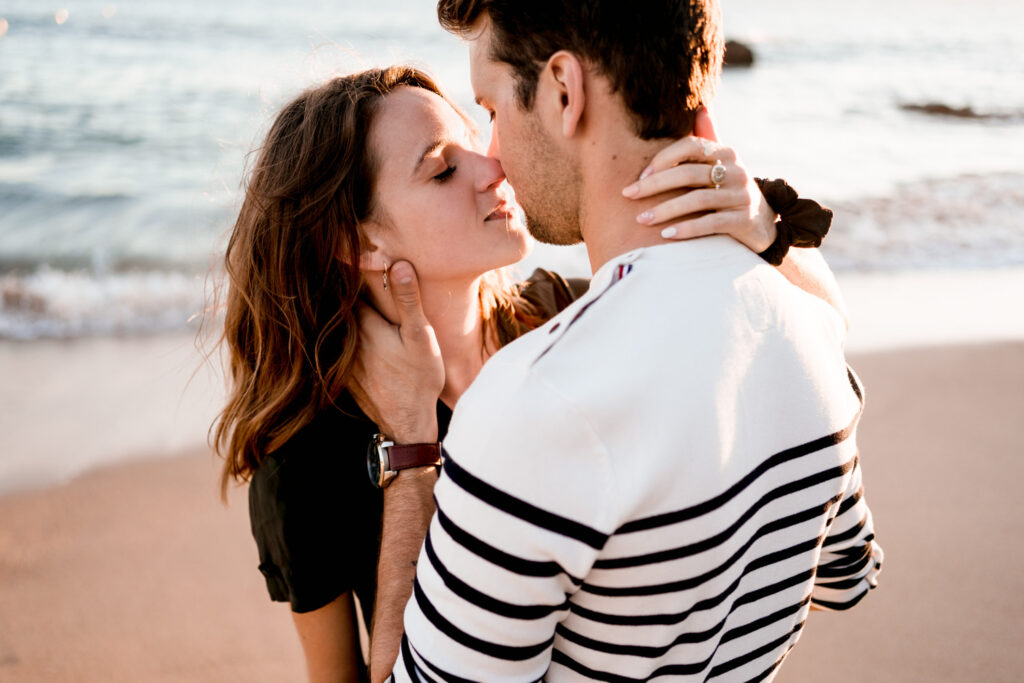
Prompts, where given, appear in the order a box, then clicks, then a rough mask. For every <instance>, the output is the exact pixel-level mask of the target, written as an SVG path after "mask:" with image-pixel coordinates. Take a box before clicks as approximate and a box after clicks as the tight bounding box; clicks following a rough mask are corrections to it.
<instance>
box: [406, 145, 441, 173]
mask: <svg viewBox="0 0 1024 683" xmlns="http://www.w3.org/2000/svg"><path fill="white" fill-rule="evenodd" d="M446 143H447V141H446V140H444V139H443V138H435V139H434V140H432V141H431V142H430V144H429V145H427V147H426V149H424V150H423V154H421V155H420V156H419V159H417V161H416V167H415V168H413V170H412V172H413V175H415V174H417V173H419V171H420V166H422V165H423V160H424V159H426V158H427V157H428V156H430V154H432V153H433V152H436V151H437V150H438V149H440V148H441V147H444V146H445V144H446Z"/></svg>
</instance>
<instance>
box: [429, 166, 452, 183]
mask: <svg viewBox="0 0 1024 683" xmlns="http://www.w3.org/2000/svg"><path fill="white" fill-rule="evenodd" d="M454 173H455V166H448V167H447V168H445V169H444V170H443V171H441V172H440V173H438V174H437V175H436V176H434V180H436V181H437V182H439V183H443V182H444V181H446V180H448V179H449V178H451V177H452V175H453V174H454Z"/></svg>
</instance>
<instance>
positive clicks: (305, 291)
mask: <svg viewBox="0 0 1024 683" xmlns="http://www.w3.org/2000/svg"><path fill="white" fill-rule="evenodd" d="M719 152H720V153H721V156H722V157H723V158H728V159H734V155H732V154H731V151H730V150H728V149H726V148H721V149H720V150H719ZM669 165H674V161H673V163H672V164H669ZM727 166H728V172H727V175H726V177H727V179H729V180H727V181H726V182H725V183H723V185H722V192H721V193H714V195H712V196H714V197H715V199H716V202H717V204H718V205H717V206H707V207H703V208H705V209H706V210H715V209H719V210H722V209H733V211H732V212H731V213H730V214H729V215H732V216H734V218H733V219H732V220H725V221H723V222H722V223H721V224H720V225H719V226H718V231H719V232H728V233H730V234H733V235H734V236H735V237H737V239H740V240H741V241H742V240H743V239H748V240H754V242H756V241H757V240H760V241H761V242H762V243H761V244H755V243H751V244H750V245H749V246H752V247H753V248H755V249H756V250H758V251H760V250H761V249H763V248H764V247H765V246H767V244H765V243H763V242H764V237H763V235H761V234H760V232H761V230H762V226H760V225H758V224H757V222H756V221H754V220H752V219H751V218H750V215H751V214H752V213H754V212H751V210H750V208H749V203H750V201H751V198H752V197H753V200H754V201H759V200H760V196H759V195H757V194H756V193H751V192H750V191H749V188H748V187H747V184H748V183H747V180H746V175H745V173H744V172H743V169H742V168H740V167H739V166H737V165H736V164H735V163H734V162H730V163H728V164H727ZM730 183H731V184H730ZM518 211H519V210H518V209H517V208H516V206H515V204H514V202H513V200H512V196H511V192H510V189H509V188H508V186H507V184H505V183H504V175H503V173H502V170H501V166H500V164H499V163H498V162H497V161H496V160H495V159H493V158H490V157H488V156H486V155H485V154H483V153H482V150H481V148H480V145H479V142H478V140H477V137H476V135H475V132H474V129H473V126H472V124H471V123H470V122H469V120H468V119H467V118H466V116H465V115H464V114H463V113H462V112H461V111H459V110H458V108H457V107H456V106H455V105H454V104H452V103H451V102H450V101H449V100H448V99H447V98H445V97H444V95H443V94H442V93H441V91H440V90H439V88H438V87H437V86H436V84H435V83H434V82H433V81H432V80H431V79H430V78H429V77H428V76H427V75H425V74H423V73H422V72H419V71H417V70H415V69H411V68H407V67H392V68H389V69H385V70H371V71H367V72H363V73H360V74H355V75H352V76H348V77H344V78H337V79H333V80H331V81H329V82H327V83H326V84H324V85H322V86H319V87H316V88H313V89H311V90H309V91H307V92H306V93H303V94H302V95H301V96H299V97H298V98H297V99H296V100H294V101H293V102H292V103H291V104H289V105H287V106H286V107H285V108H284V110H283V111H282V112H281V113H280V115H279V116H278V118H277V120H276V121H275V123H274V124H273V126H272V128H271V130H270V132H269V134H268V136H267V140H266V142H265V144H264V146H263V148H262V149H261V151H260V153H259V157H258V159H257V161H256V164H255V166H254V168H253V171H252V174H251V178H250V179H249V182H248V185H247V188H246V197H245V200H244V203H243V206H242V209H241V211H240V214H239V217H238V220H237V222H236V224H235V227H234V230H233V233H232V235H231V239H230V242H229V244H228V249H227V256H226V266H227V272H228V275H229V289H228V294H227V312H226V319H225V332H224V339H225V340H226V343H227V346H228V349H229V350H230V367H231V377H232V387H231V391H230V396H229V401H228V404H227V407H226V408H225V410H224V412H223V413H222V414H221V416H220V420H219V423H218V424H217V425H216V429H215V440H216V444H217V446H218V449H219V451H220V452H221V453H222V454H223V455H224V457H225V466H224V470H223V477H222V485H223V487H224V488H225V489H226V487H227V485H228V484H229V482H230V481H231V480H232V479H234V480H238V481H250V489H249V495H250V499H249V500H250V518H251V523H252V531H253V535H254V537H255V539H256V542H257V546H258V547H259V555H260V570H261V572H262V573H263V575H264V577H265V579H266V582H267V587H268V590H269V592H270V594H271V597H272V598H273V599H275V600H280V601H285V600H287V601H289V602H290V603H291V608H292V612H293V618H294V621H295V626H296V629H297V630H298V633H299V636H300V639H301V641H302V644H303V648H304V651H305V654H306V659H307V664H308V668H309V675H310V678H311V680H314V681H320V680H324V681H327V680H332V681H333V680H356V679H358V678H360V677H362V676H364V675H365V670H364V669H363V664H362V658H361V657H360V654H359V639H358V635H357V633H358V630H359V626H360V624H359V620H358V619H357V616H356V609H357V605H358V606H359V607H361V608H362V613H363V617H362V618H363V620H365V622H364V625H365V623H368V622H369V620H370V618H371V614H372V608H373V598H374V591H375V569H376V557H377V543H378V538H379V532H380V515H381V497H380V491H379V489H376V488H374V487H373V486H372V485H371V484H370V481H369V479H368V477H367V476H366V470H365V449H366V445H367V444H368V443H369V442H370V439H371V437H372V436H373V434H375V433H376V432H377V431H378V429H377V426H376V425H375V424H374V423H373V421H371V420H370V419H369V418H368V417H366V415H365V414H364V413H363V412H362V411H361V410H360V409H359V407H358V406H357V405H356V403H355V401H354V400H353V399H352V397H351V395H350V394H349V392H348V390H347V389H346V386H347V385H348V383H349V382H350V380H351V373H352V368H353V364H354V362H355V359H356V356H357V352H358V338H359V329H358V317H357V307H358V306H359V305H360V303H361V302H364V303H368V304H370V305H372V306H374V307H375V308H376V309H377V310H379V311H380V312H381V313H382V314H383V315H384V316H385V317H389V318H391V319H392V320H393V319H394V311H393V308H392V306H393V304H392V303H391V300H390V296H389V293H388V292H387V291H386V288H387V272H388V267H389V264H391V263H394V262H395V261H396V260H398V259H404V260H409V261H411V262H412V263H413V264H414V266H415V268H416V272H417V277H418V280H419V285H420V292H421V297H422V303H423V309H424V311H425V312H426V315H427V317H428V319H429V320H430V322H431V324H432V326H433V328H434V330H435V333H436V335H437V340H438V344H439V346H440V349H441V353H442V355H443V358H444V366H445V367H444V371H445V377H444V382H445V383H444V389H443V391H442V393H441V396H440V401H439V402H438V407H437V413H438V428H439V437H440V438H443V435H444V433H445V431H446V430H447V425H448V420H449V418H450V416H451V410H450V408H451V406H454V405H455V402H456V401H457V400H458V398H459V396H460V395H461V394H462V392H463V391H464V390H465V389H466V388H467V387H468V386H469V384H470V383H471V382H472V381H473V379H474V378H475V377H476V375H477V373H478V372H479V370H480V368H481V367H482V366H483V363H484V362H485V361H486V359H487V358H488V356H490V355H491V354H492V353H493V352H494V351H496V350H497V349H498V348H500V347H501V346H502V345H504V344H506V343H508V342H509V341H511V340H512V339H514V338H515V337H517V336H518V335H520V334H523V333H524V332H526V331H529V330H530V329H533V328H534V327H537V326H538V325H540V324H542V323H543V322H544V321H545V320H547V319H548V318H550V317H551V316H552V315H554V314H555V313H557V312H558V311H559V310H561V309H562V308H564V307H565V306H566V305H568V304H569V303H571V301H572V300H573V299H574V298H575V297H577V296H579V295H580V294H581V293H582V292H583V291H584V290H585V288H586V283H585V282H583V281H567V280H564V279H563V278H561V277H559V276H557V275H555V274H552V273H548V272H546V271H541V270H538V271H537V272H535V273H534V275H533V276H532V277H531V278H530V280H529V281H527V282H526V283H519V284H515V283H512V282H510V281H509V280H508V278H507V277H506V275H505V274H504V273H503V271H502V270H501V269H502V268H503V267H505V266H508V265H510V264H513V263H515V262H517V261H519V260H520V259H521V258H522V257H523V256H524V255H525V254H526V253H527V251H528V248H529V240H528V238H527V236H526V232H525V229H524V227H523V226H522V221H521V220H518ZM722 213H723V215H724V214H725V213H728V212H726V211H723V212H722ZM638 229H646V228H642V227H640V226H639V225H638ZM768 241H769V242H770V239H769V240H768ZM353 596H355V599H353Z"/></svg>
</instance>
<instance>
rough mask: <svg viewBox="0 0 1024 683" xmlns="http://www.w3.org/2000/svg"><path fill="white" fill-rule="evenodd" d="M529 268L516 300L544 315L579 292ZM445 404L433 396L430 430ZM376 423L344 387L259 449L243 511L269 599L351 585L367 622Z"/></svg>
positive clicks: (372, 575)
mask: <svg viewBox="0 0 1024 683" xmlns="http://www.w3.org/2000/svg"><path fill="white" fill-rule="evenodd" d="M586 288H587V281H586V280H565V279H563V278H562V277H561V276H559V275H556V274H554V273H551V272H548V271H545V270H541V269H538V270H536V271H535V272H534V273H533V275H532V276H531V277H530V279H529V280H527V282H526V285H525V287H524V288H523V291H522V296H523V298H524V299H526V300H528V301H530V302H531V303H533V304H534V306H536V308H537V309H538V311H539V312H540V314H541V316H542V317H543V318H544V319H547V318H550V317H552V316H554V315H555V314H556V313H558V312H559V311H561V310H562V309H563V308H565V307H566V306H568V305H569V304H570V303H572V301H574V300H575V299H576V298H577V297H579V296H580V295H581V294H583V292H585V291H586ZM450 419H451V410H449V409H448V407H447V406H446V405H444V404H443V403H441V402H440V401H438V403H437V427H438V438H439V439H443V438H444V435H445V434H446V433H447V431H448V422H449V420H450ZM378 431H380V430H379V429H378V428H377V425H375V424H374V423H373V421H372V420H370V419H369V418H368V417H367V416H366V415H365V414H364V413H363V411H362V410H360V409H359V406H358V405H356V402H355V400H354V399H353V398H352V397H351V396H350V395H349V394H348V393H347V392H346V393H344V394H342V395H341V396H340V397H339V398H338V400H337V402H336V405H335V406H332V407H331V408H330V409H328V410H326V411H324V412H323V413H321V414H320V415H318V416H317V417H316V418H315V419H314V420H313V421H312V422H311V423H310V424H308V425H307V426H306V427H304V428H303V429H302V430H301V431H299V432H298V433H297V434H296V435H295V436H294V437H292V438H291V439H290V440H289V441H288V442H287V443H285V445H284V446H282V447H281V448H279V449H278V450H276V451H274V452H273V453H271V454H270V455H268V456H267V457H266V459H265V460H264V461H263V462H262V463H261V464H260V466H259V467H258V468H257V470H256V472H255V473H254V474H253V477H252V481H251V482H250V484H249V520H250V522H251V525H252V535H253V537H254V538H255V539H256V547H257V548H258V550H259V569H260V572H261V573H262V574H263V577H264V579H266V582H267V590H268V591H269V593H270V597H271V599H273V600H277V601H281V602H289V603H291V608H292V610H293V611H294V612H311V611H313V610H316V609H319V608H321V607H324V606H326V605H327V604H328V603H330V602H332V601H333V600H335V599H336V598H337V597H338V596H340V595H342V594H343V593H346V592H348V591H354V592H355V595H356V597H357V598H358V600H359V604H360V606H361V607H362V609H363V615H364V618H365V620H366V623H367V627H369V622H370V619H371V615H372V613H373V600H374V594H375V592H376V576H377V555H378V550H379V543H380V529H381V504H382V499H381V492H380V490H379V489H377V488H375V487H374V486H373V484H371V483H370V478H369V476H368V475H367V472H366V447H367V444H369V442H370V439H371V437H372V436H373V435H374V434H376V433H377V432H378Z"/></svg>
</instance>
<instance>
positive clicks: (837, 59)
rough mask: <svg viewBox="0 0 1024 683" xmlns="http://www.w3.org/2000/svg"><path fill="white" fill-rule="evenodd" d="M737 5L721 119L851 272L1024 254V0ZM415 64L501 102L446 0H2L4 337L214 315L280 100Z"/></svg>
mask: <svg viewBox="0 0 1024 683" xmlns="http://www.w3.org/2000/svg"><path fill="white" fill-rule="evenodd" d="M723 4H724V12H725V22H726V24H725V25H726V33H727V34H728V36H729V37H731V38H736V39H741V40H743V41H745V42H747V43H748V44H750V45H751V46H752V47H753V49H754V51H755V53H756V55H757V63H756V65H755V66H754V67H753V68H751V69H743V70H728V71H727V72H726V73H725V75H724V77H723V80H722V83H721V86H720V88H719V92H718V97H717V99H716V102H715V111H714V113H715V117H716V120H717V121H718V127H719V133H720V137H721V138H722V139H723V141H725V142H728V143H729V144H732V145H733V146H735V147H736V148H737V149H738V150H739V151H740V154H741V156H742V158H743V159H744V160H745V162H746V163H747V165H748V166H749V167H750V168H751V169H752V170H753V171H754V172H755V173H756V174H758V175H766V176H772V177H785V178H787V179H788V180H789V181H790V182H791V183H792V184H793V185H794V186H796V187H797V188H798V189H799V190H800V191H801V192H803V193H804V194H807V195H810V196H814V197H815V198H818V199H821V200H823V201H825V202H826V203H828V204H830V205H831V206H832V207H833V208H834V209H836V212H837V213H836V219H835V224H834V226H833V231H832V234H831V235H830V237H829V238H828V241H827V242H826V250H825V251H826V255H827V256H828V257H829V259H830V262H831V263H832V264H833V266H834V267H835V268H836V269H837V270H839V271H841V272H845V271H850V272H853V271H871V272H876V271H905V270H907V269H911V270H913V269H934V268H941V269H961V268H963V269H966V268H974V269H977V268H1000V267H1012V266H1020V265H1022V264H1024V225H1022V221H1021V218H1020V216H1022V215H1024V213H1022V210H1024V59H1022V58H1021V56H1022V55H1024V36H1022V35H1021V33H1020V31H1019V30H1018V28H1019V27H1020V26H1022V25H1024V3H1015V2H996V1H995V0H978V1H974V2H968V1H967V0H949V1H945V2H928V1H926V0H889V1H888V2H881V1H880V0H868V1H866V2H861V3H845V4H843V5H835V4H832V3H806V2H798V1H797V0H779V2H775V3H762V2H755V1H753V0H725V2H724V3H723ZM391 62H412V63H415V64H418V65H420V66H425V67H427V68H428V69H429V70H431V71H432V72H433V73H434V74H435V75H437V76H438V77H439V78H440V80H441V81H442V83H444V84H445V85H446V86H447V88H448V89H449V91H450V92H451V93H452V94H453V96H454V97H455V98H456V99H457V100H458V101H459V102H461V103H463V104H464V105H465V106H466V107H467V109H469V110H470V111H471V112H472V113H473V115H474V116H475V117H477V118H478V120H479V121H480V122H481V124H482V125H483V124H485V122H484V119H483V116H482V114H481V112H480V111H479V109H478V108H476V107H475V106H474V105H473V104H472V99H473V98H472V93H471V91H470V88H469V82H468V67H467V63H466V55H465V48H464V47H463V46H462V45H461V44H460V42H459V41H458V40H457V39H455V38H453V37H451V36H449V35H448V34H446V33H445V32H443V31H442V30H441V29H440V28H439V27H438V25H437V22H436V19H435V17H434V13H433V3H432V2H430V1H427V0H423V1H415V2H414V1H413V0H377V1H376V2H374V3H372V4H368V3H356V2H348V1H345V0H333V1H332V2H322V1H321V2H313V1H309V0H296V1H295V2H292V3H288V4H287V6H286V5H285V4H284V3H271V2H268V1H267V0H245V1H243V0H218V1H217V2H199V1H197V0H180V1H179V2H176V3H167V2H157V1H155V0H134V1H133V2H119V3H111V2H104V1H97V2H71V1H70V0H68V1H66V2H65V3H64V4H63V6H61V5H59V4H58V5H45V6H44V5H40V3H38V2H35V1H33V0H14V1H10V0H8V1H7V2H4V3H3V4H0V339H19V340H33V339H41V338H76V337H81V336H96V335H131V334H136V333H143V332H152V331H167V330H180V329H187V328H188V326H189V325H190V324H193V325H194V322H192V323H190V322H189V321H190V320H194V317H195V315H196V314H197V313H198V312H199V311H201V310H202V308H203V301H204V298H203V297H204V288H205V286H206V285H207V284H208V278H207V274H208V273H209V272H210V270H211V267H213V266H214V265H215V264H216V263H217V260H218V258H219V256H220V254H221V252H222V249H223V246H224V239H225V236H226V234H227V232H228V230H229V229H230V226H231V223H232V220H233V217H234V212H235V211H236V210H237V207H238V204H239V188H240V184H241V180H242V177H243V173H244V168H245V166H244V164H245V160H246V156H247V153H248V152H249V151H250V150H251V149H252V148H253V147H254V146H255V145H256V144H258V142H259V140H260V136H261V134H262V133H263V131H265V130H266V127H267V125H268V124H269V122H270V120H271V118H272V116H273V114H274V113H275V112H276V111H277V109H278V108H279V107H280V106H281V105H282V104H284V103H285V102H286V101H287V100H288V99H289V98H290V97H292V96H293V95H294V94H296V93H297V92H299V91H300V90H301V89H303V88H304V87H306V86H308V85H309V84H312V83H315V82H317V81H319V80H321V79H323V78H325V77H328V76H330V75H332V74H336V73H343V72H347V71H352V70H355V69H359V68H363V67H365V66H370V65H376V64H384V63H391ZM929 104H939V105H945V106H947V107H950V108H953V109H962V108H969V109H970V112H971V113H972V114H973V115H972V116H967V117H954V116H936V115H929V114H924V113H919V112H916V111H912V110H908V109H907V107H908V106H912V105H929ZM534 258H535V259H545V258H549V259H551V260H552V261H554V262H555V263H561V264H564V265H565V267H567V268H568V269H570V270H576V271H582V270H585V269H586V263H585V260H584V259H583V257H582V256H581V253H580V252H579V251H578V250H575V251H572V250H570V251H567V252H563V253H559V254H556V253H555V252H553V251H550V250H543V249H542V250H539V252H538V254H537V256H535V257H534Z"/></svg>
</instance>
